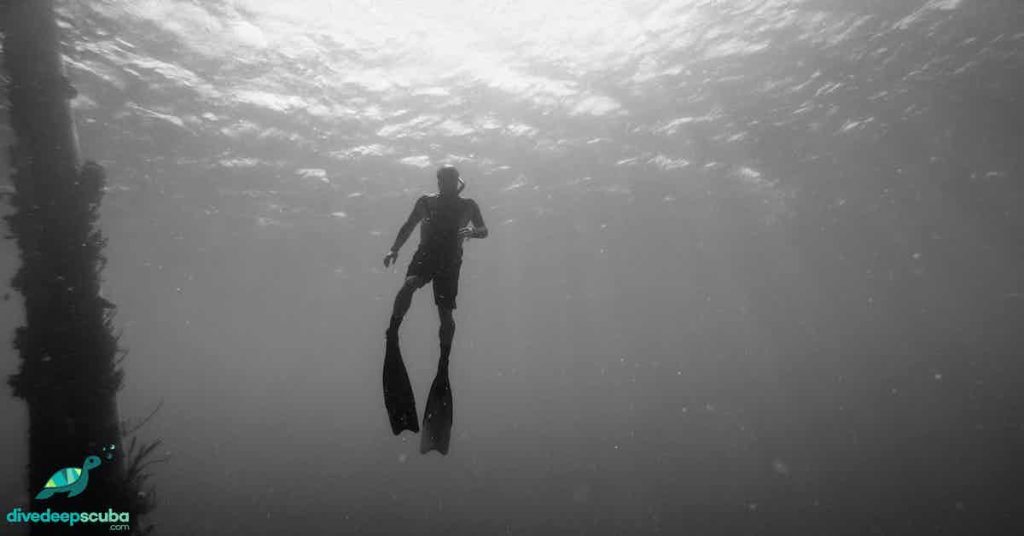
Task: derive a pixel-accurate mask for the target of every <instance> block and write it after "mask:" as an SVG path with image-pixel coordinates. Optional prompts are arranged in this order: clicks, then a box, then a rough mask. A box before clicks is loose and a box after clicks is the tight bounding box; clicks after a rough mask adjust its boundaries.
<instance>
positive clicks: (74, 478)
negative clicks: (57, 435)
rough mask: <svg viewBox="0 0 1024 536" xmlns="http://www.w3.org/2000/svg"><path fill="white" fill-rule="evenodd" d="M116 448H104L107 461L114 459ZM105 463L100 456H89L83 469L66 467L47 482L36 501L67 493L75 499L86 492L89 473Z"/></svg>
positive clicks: (83, 464) (111, 446) (83, 463)
mask: <svg viewBox="0 0 1024 536" xmlns="http://www.w3.org/2000/svg"><path fill="white" fill-rule="evenodd" d="M113 450H114V446H113V445H109V446H106V447H103V454H104V457H105V458H106V459H107V460H111V459H113ZM101 463H103V460H101V459H100V457H99V456H89V457H87V458H86V459H85V461H84V462H82V466H81V467H65V468H63V469H61V470H59V471H57V472H56V473H53V476H51V477H50V479H49V480H47V481H46V485H44V486H43V489H42V490H41V491H40V492H39V494H38V495H36V500H40V501H41V500H43V499H49V498H50V497H52V496H53V495H55V494H57V493H67V496H68V497H74V496H76V495H79V494H81V493H82V492H83V491H85V488H86V486H88V485H89V471H90V470H92V469H95V468H97V467H99V466H100V464H101Z"/></svg>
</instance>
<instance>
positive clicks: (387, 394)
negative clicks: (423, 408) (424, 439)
mask: <svg viewBox="0 0 1024 536" xmlns="http://www.w3.org/2000/svg"><path fill="white" fill-rule="evenodd" d="M384 407H385V408H386V409H387V411H388V419H390V421H391V431H392V432H393V433H394V434H395V435H398V434H400V433H402V431H403V430H410V431H412V432H413V433H417V432H419V431H420V425H419V422H417V421H418V420H419V419H418V417H417V415H416V398H415V396H414V395H413V392H412V384H410V383H409V374H408V372H406V370H405V362H403V361H402V350H401V348H400V347H399V346H398V337H397V336H393V335H392V334H390V333H389V334H388V335H387V337H386V342H385V349H384Z"/></svg>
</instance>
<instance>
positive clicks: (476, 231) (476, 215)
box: [469, 201, 487, 238]
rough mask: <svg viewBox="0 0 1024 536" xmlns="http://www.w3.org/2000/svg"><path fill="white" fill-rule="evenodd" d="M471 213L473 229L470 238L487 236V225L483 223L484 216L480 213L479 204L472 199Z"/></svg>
mask: <svg viewBox="0 0 1024 536" xmlns="http://www.w3.org/2000/svg"><path fill="white" fill-rule="evenodd" d="M472 203H473V215H472V217H471V218H470V221H471V222H472V223H473V231H472V232H471V233H470V235H469V236H470V238H487V225H485V224H484V217H483V216H482V215H481V214H480V206H479V205H477V204H476V201H473V202H472Z"/></svg>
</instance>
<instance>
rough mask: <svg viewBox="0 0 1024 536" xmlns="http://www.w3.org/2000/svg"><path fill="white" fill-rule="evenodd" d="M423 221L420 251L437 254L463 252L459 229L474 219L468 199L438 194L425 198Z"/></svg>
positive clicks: (421, 224) (421, 223) (423, 200)
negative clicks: (425, 250)
mask: <svg viewBox="0 0 1024 536" xmlns="http://www.w3.org/2000/svg"><path fill="white" fill-rule="evenodd" d="M422 202H423V210H424V214H423V220H422V221H421V222H420V246H419V248H420V249H427V250H431V251H436V252H461V250H462V240H460V239H459V238H458V232H459V229H461V228H463V227H465V226H466V225H468V224H469V222H470V220H471V219H472V216H473V215H472V214H471V212H470V210H471V206H472V205H471V204H470V202H469V200H468V199H463V198H461V197H458V196H451V197H444V196H440V195H438V194H430V195H425V196H423V199H422Z"/></svg>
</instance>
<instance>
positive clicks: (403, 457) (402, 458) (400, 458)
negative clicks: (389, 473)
mask: <svg viewBox="0 0 1024 536" xmlns="http://www.w3.org/2000/svg"><path fill="white" fill-rule="evenodd" d="M408 459H409V456H408V455H407V454H404V453H403V454H399V455H398V463H405V460H408Z"/></svg>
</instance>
